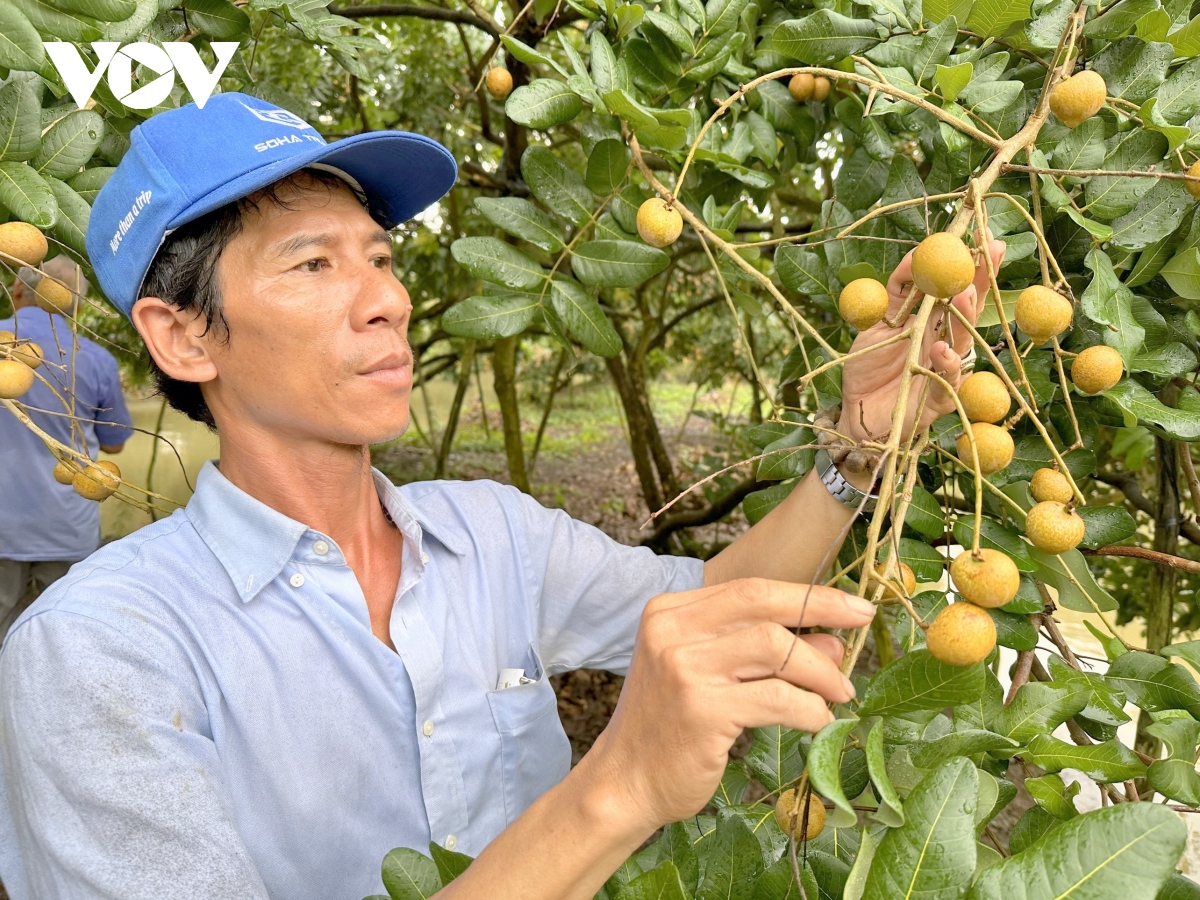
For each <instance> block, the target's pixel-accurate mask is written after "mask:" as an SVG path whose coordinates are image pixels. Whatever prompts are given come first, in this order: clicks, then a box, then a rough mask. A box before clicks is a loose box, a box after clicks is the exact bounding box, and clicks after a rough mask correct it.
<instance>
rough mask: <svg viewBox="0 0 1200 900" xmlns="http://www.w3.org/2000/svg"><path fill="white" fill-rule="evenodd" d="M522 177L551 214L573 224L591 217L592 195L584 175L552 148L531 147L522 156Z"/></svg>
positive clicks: (539, 145) (533, 145)
mask: <svg viewBox="0 0 1200 900" xmlns="http://www.w3.org/2000/svg"><path fill="white" fill-rule="evenodd" d="M521 176H522V177H523V178H524V179H525V183H526V184H528V185H529V190H530V192H531V193H532V194H533V196H534V197H536V198H537V199H538V200H539V201H541V203H542V205H543V206H545V207H546V208H547V209H549V210H550V211H551V212H552V213H555V214H556V215H560V216H562V217H563V218H564V219H566V220H567V221H569V222H570V223H571V224H572V225H582V224H583V223H584V222H586V221H587V220H588V219H590V218H591V216H592V202H593V201H592V192H591V191H590V190H588V186H587V184H586V183H585V182H584V180H583V178H582V176H580V174H579V173H578V172H576V171H575V170H574V169H571V168H569V167H568V166H567V165H566V163H564V162H563V161H562V160H560V159H559V158H558V157H557V156H555V155H554V153H553V151H551V149H550V148H549V147H544V146H542V145H541V144H532V145H530V147H529V148H528V149H527V150H526V151H525V152H524V153H523V154H522V155H521Z"/></svg>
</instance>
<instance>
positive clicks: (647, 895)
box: [616, 825, 745, 900]
mask: <svg viewBox="0 0 1200 900" xmlns="http://www.w3.org/2000/svg"><path fill="white" fill-rule="evenodd" d="M717 827H718V828H719V827H720V826H719V825H718V826H717ZM742 827H743V828H744V827H745V826H744V825H743V826H742ZM717 839H718V841H719V840H720V836H719V835H718V838H717ZM616 900H691V898H690V895H689V894H688V891H687V888H685V887H684V886H683V881H682V879H681V878H680V877H679V870H678V869H676V868H675V864H674V863H672V862H671V861H669V860H668V861H667V862H664V863H662V864H660V865H658V866H656V867H655V868H653V869H651V870H650V871H649V872H645V873H644V874H642V875H639V876H638V877H637V878H635V879H633V881H631V882H629V884H627V885H625V886H624V887H622V888H621V890H619V891H618V892H617V896H616Z"/></svg>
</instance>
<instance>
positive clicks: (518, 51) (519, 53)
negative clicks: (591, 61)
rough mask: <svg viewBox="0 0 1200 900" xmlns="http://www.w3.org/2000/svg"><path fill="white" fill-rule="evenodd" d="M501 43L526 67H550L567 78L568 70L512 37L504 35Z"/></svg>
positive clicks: (501, 37)
mask: <svg viewBox="0 0 1200 900" xmlns="http://www.w3.org/2000/svg"><path fill="white" fill-rule="evenodd" d="M500 42H501V43H502V44H504V49H505V50H507V51H508V52H509V53H510V54H511V55H512V56H513V58H515V59H519V60H520V61H521V62H523V63H525V64H526V65H537V64H539V63H540V64H541V65H544V66H549V67H550V68H552V69H554V71H556V72H558V74H559V75H561V76H562V77H563V78H566V77H567V73H566V70H565V69H563V68H562V66H560V65H559V64H558V63H556V62H555V61H554V59H553V58H552V57H550V56H548V55H547V54H545V53H542V52H541V51H539V50H535V49H534V48H533V47H530V46H529V45H528V44H525V43H522V42H521V41H518V40H517V39H516V38H515V37H513V36H512V35H508V34H502V35H501V36H500ZM594 52H595V50H594V49H593V53H594ZM610 52H611V50H610Z"/></svg>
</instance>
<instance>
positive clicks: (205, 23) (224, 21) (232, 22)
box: [180, 0, 250, 41]
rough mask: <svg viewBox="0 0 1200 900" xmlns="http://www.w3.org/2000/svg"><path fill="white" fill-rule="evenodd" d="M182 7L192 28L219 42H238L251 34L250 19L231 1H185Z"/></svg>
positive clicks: (181, 4)
mask: <svg viewBox="0 0 1200 900" xmlns="http://www.w3.org/2000/svg"><path fill="white" fill-rule="evenodd" d="M180 6H181V7H182V8H183V9H184V12H185V14H186V15H187V22H188V25H190V26H191V27H192V28H195V29H196V30H197V31H199V32H201V33H202V34H205V35H207V36H208V37H210V38H212V39H214V40H218V41H236V40H238V39H239V38H242V37H245V36H247V35H249V34H250V17H249V16H248V15H246V12H245V10H242V9H239V8H238V7H236V6H234V5H233V4H232V3H230V2H229V0H183V2H182V3H180Z"/></svg>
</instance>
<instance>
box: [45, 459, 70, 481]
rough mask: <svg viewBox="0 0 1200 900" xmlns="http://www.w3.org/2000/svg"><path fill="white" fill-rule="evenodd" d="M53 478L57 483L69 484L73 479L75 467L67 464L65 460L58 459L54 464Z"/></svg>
mask: <svg viewBox="0 0 1200 900" xmlns="http://www.w3.org/2000/svg"><path fill="white" fill-rule="evenodd" d="M51 474H53V475H54V480H55V481H57V482H58V483H59V484H71V483H72V482H73V481H74V480H75V469H74V468H73V467H72V466H70V465H68V464H67V462H66V461H65V460H61V459H60V460H59V461H58V462H57V463H55V464H54V471H53V472H52V473H51Z"/></svg>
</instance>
